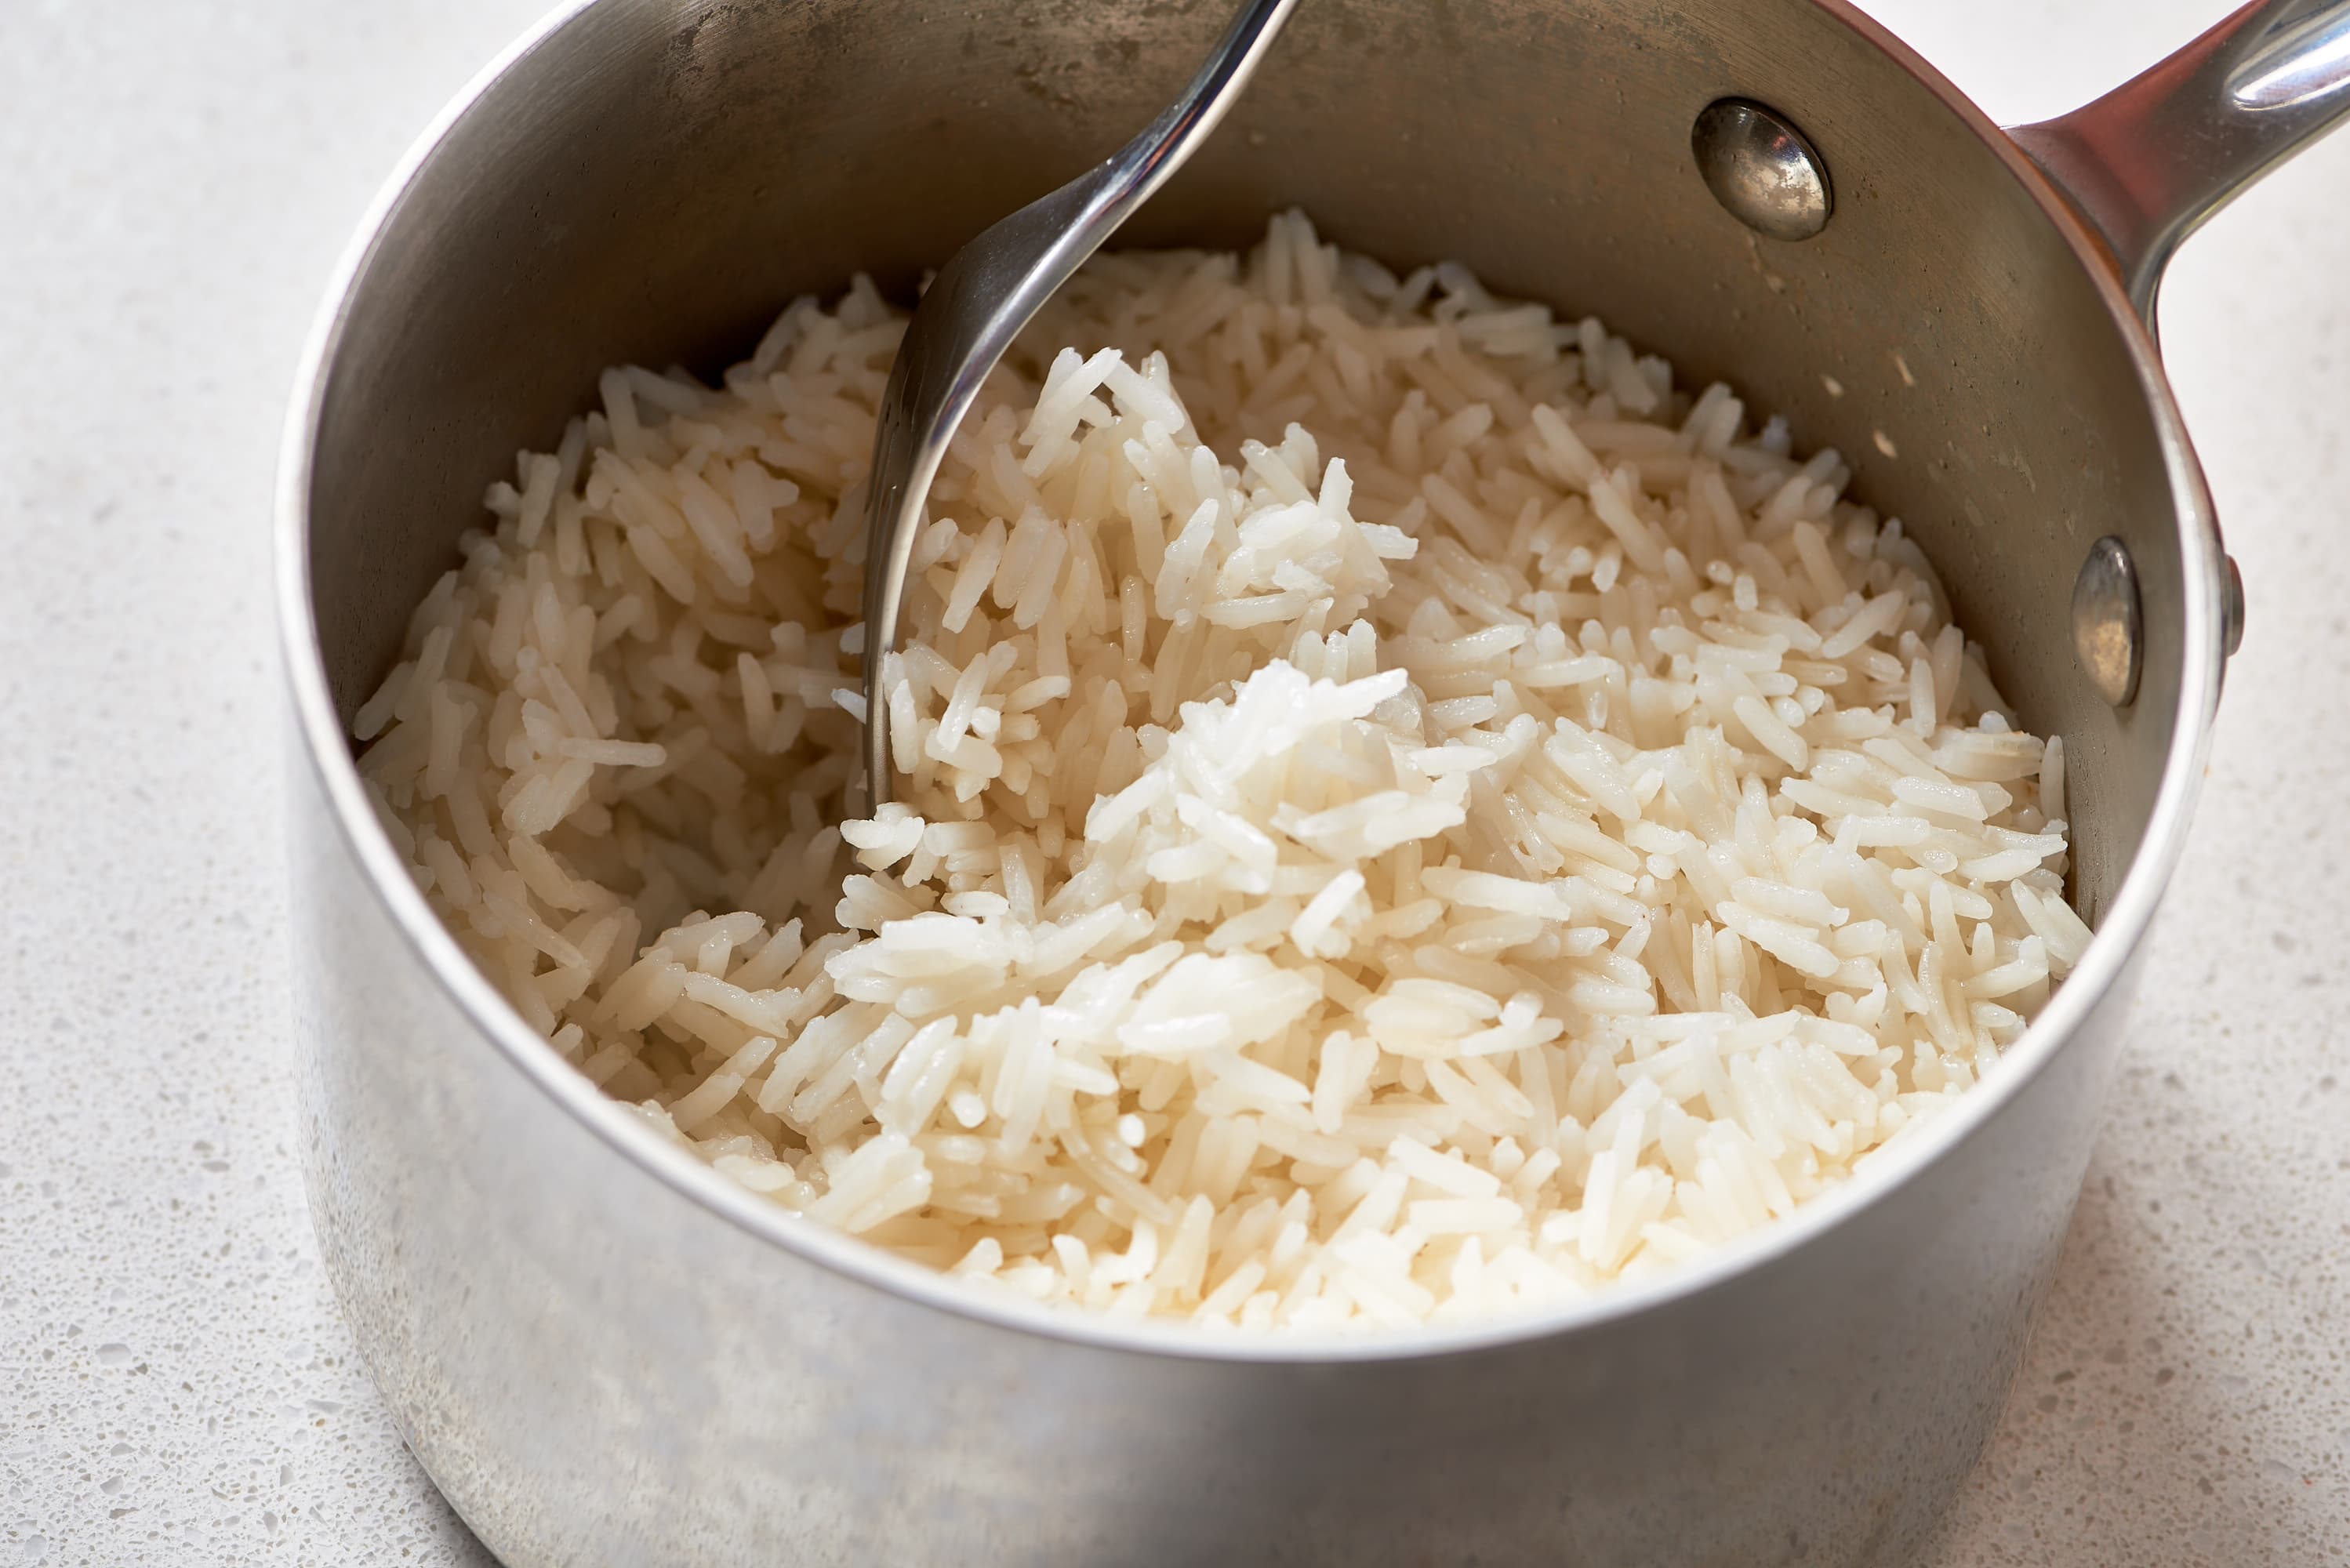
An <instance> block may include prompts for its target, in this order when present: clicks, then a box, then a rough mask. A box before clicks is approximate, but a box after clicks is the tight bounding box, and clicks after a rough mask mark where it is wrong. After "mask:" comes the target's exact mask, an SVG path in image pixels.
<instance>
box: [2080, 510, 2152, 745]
mask: <svg viewBox="0 0 2350 1568" xmlns="http://www.w3.org/2000/svg"><path fill="white" fill-rule="evenodd" d="M2145 640H2146V639H2145V623H2144V621H2143V619H2142V618H2140V615H2139V612H2138V601H2137V566H2134V565H2132V564H2131V562H2130V555H2129V550H2128V548H2127V547H2126V545H2123V544H2122V542H2121V541H2120V540H2119V539H2116V538H2115V537H2114V536H2113V535H2110V534H2108V535H2106V536H2105V537H2104V538H2102V539H2100V540H2098V541H2097V542H2096V543H2095V544H2094V545H2090V546H2089V558H2088V559H2087V560H2085V561H2084V562H2082V563H2081V575H2080V576H2077V577H2075V578H2074V579H2073V651H2074V654H2075V655H2077V656H2078V657H2079V659H2080V660H2081V669H2082V670H2083V672H2084V673H2085V674H2086V675H2087V676H2088V678H2089V684H2091V685H2092V686H2095V688H2096V689H2097V695H2098V696H2100V697H2103V698H2104V699H2105V700H2106V701H2108V702H2110V703H2112V704H2113V705H2114V706H2115V707H2116V708H2119V707H2123V706H2125V705H2126V703H2128V701H2129V700H2130V699H2131V698H2133V697H2135V696H2137V672H2138V666H2139V664H2141V663H2142V662H2143V661H2144V659H2143V653H2144V643H2145Z"/></svg>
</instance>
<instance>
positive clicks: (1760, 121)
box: [1690, 98, 1835, 240]
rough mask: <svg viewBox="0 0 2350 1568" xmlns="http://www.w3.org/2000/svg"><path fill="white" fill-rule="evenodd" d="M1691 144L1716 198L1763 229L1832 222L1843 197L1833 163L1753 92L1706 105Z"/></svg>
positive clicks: (1799, 235) (1777, 231) (1811, 230)
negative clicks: (1833, 182) (1831, 180)
mask: <svg viewBox="0 0 2350 1568" xmlns="http://www.w3.org/2000/svg"><path fill="white" fill-rule="evenodd" d="M1690 151H1691V152H1693V153H1695V154H1696V155H1697V168H1698V172H1699V173H1700V174H1702V175H1704V176H1705V184H1706V189H1707V190H1709V191H1711V192H1713V199H1714V200H1715V201H1717V202H1721V204H1722V206H1723V207H1724V208H1726V209H1727V210H1728V211H1729V213H1730V215H1731V217H1733V218H1736V219H1737V220H1738V221H1739V222H1740V223H1744V224H1745V225H1746V226H1747V227H1748V228H1750V229H1752V230H1753V231H1754V232H1755V233H1756V234H1761V235H1763V236H1764V237H1765V238H1767V239H1773V240H1808V239H1810V238H1811V237H1812V236H1813V235H1814V234H1818V233H1819V232H1820V231H1821V230H1822V229H1825V228H1826V227H1827V226H1828V214H1829V213H1831V212H1833V211H1834V210H1835V193H1834V192H1832V191H1831V190H1830V189H1829V186H1828V169H1827V165H1826V164H1825V163H1823V162H1821V161H1820V155H1819V154H1818V153H1817V152H1815V151H1813V149H1812V144H1811V143H1810V142H1809V141H1808V140H1804V133H1803V132H1802V131H1800V130H1796V129H1795V127H1794V125H1793V124H1792V123H1790V122H1789V121H1788V120H1787V119H1786V118H1785V117H1784V116H1783V115H1781V114H1779V113H1778V112H1777V111H1775V110H1773V109H1765V108H1764V107H1763V105H1761V104H1759V103H1755V102H1752V100H1750V99H1742V98H1725V99H1715V100H1714V101H1713V102H1711V103H1710V104H1708V105H1706V106H1705V108H1704V109H1701V110H1700V111H1699V113H1698V117H1697V124H1696V125H1695V126H1693V127H1691V128H1690Z"/></svg>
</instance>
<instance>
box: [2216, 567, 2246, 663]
mask: <svg viewBox="0 0 2350 1568" xmlns="http://www.w3.org/2000/svg"><path fill="white" fill-rule="evenodd" d="M2227 562H2228V580H2227V581H2226V582H2224V583H2221V584H2220V647H2221V648H2223V649H2226V650H2227V651H2228V652H2229V653H2230V654H2232V653H2234V652H2235V651H2236V649H2240V648H2241V647H2243V646H2244V574H2243V573H2241V572H2240V571H2238V570H2237V569H2236V557H2235V556H2228V557H2227Z"/></svg>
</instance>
